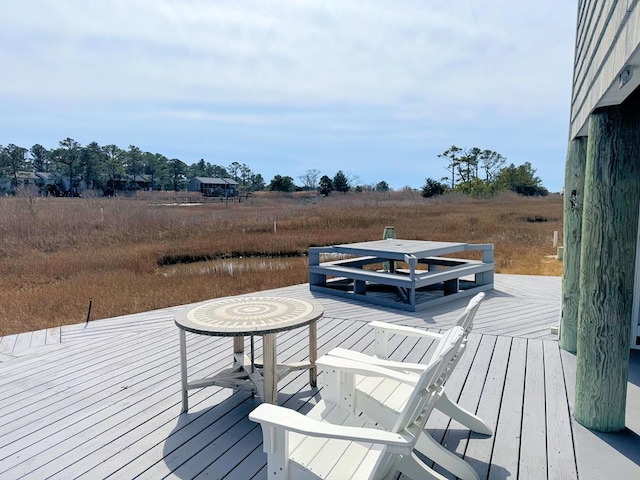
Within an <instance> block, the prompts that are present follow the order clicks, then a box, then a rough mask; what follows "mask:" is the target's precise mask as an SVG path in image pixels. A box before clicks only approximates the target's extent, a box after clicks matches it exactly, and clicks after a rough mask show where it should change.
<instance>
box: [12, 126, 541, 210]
mask: <svg viewBox="0 0 640 480" xmlns="http://www.w3.org/2000/svg"><path fill="white" fill-rule="evenodd" d="M438 157H439V158H443V159H446V160H447V161H448V163H447V165H446V166H445V168H446V170H447V172H448V174H447V176H446V177H443V178H441V179H440V180H434V179H432V178H427V179H426V181H425V184H424V185H423V187H422V196H424V197H431V196H435V195H441V194H443V193H446V192H448V191H455V192H461V193H464V194H467V195H475V196H478V195H488V194H492V193H495V192H496V191H499V190H512V191H515V192H517V193H519V194H522V195H547V194H548V191H547V189H546V188H544V187H543V186H542V181H541V180H540V178H539V177H537V176H536V175H535V169H534V168H533V167H532V166H531V164H530V163H529V162H526V163H524V164H523V165H520V166H515V165H514V164H513V163H512V164H510V165H508V166H505V164H506V158H505V157H504V156H502V155H501V154H499V153H498V152H495V151H493V150H482V149H480V148H477V147H474V148H469V149H466V148H460V147H457V146H455V145H452V146H451V147H449V148H448V149H447V150H445V151H444V152H443V153H441V154H440V155H438ZM21 172H50V173H55V174H57V175H58V176H59V177H60V178H65V179H66V181H67V182H68V183H67V185H68V191H66V192H64V191H63V192H61V191H57V192H56V191H48V192H41V193H53V194H61V193H62V194H72V192H73V189H74V186H76V185H78V184H79V182H83V183H84V188H87V189H92V190H102V191H103V192H104V193H105V194H113V193H115V192H117V191H123V190H125V191H135V190H138V189H140V188H143V187H141V185H145V187H144V188H147V189H154V190H174V191H180V190H184V189H185V188H186V185H187V182H188V181H189V179H190V178H193V177H216V178H232V179H233V180H235V181H236V182H238V191H239V193H249V192H254V191H259V190H264V189H267V190H272V191H280V192H294V191H301V190H304V191H316V192H318V193H320V194H322V195H330V194H331V193H332V192H343V193H344V192H348V191H363V190H368V191H381V192H386V191H388V190H390V188H389V185H388V183H387V182H386V181H384V180H382V181H380V182H378V183H377V184H375V185H362V184H360V183H359V179H358V177H356V176H354V175H351V174H349V173H345V172H343V171H342V170H339V171H338V172H337V173H336V174H335V175H334V176H333V177H330V176H328V175H322V174H321V172H320V170H317V169H309V170H307V171H306V172H305V173H304V174H303V175H301V176H299V177H298V180H299V181H300V185H296V183H295V181H294V179H293V178H292V177H290V176H286V175H275V176H274V177H273V179H272V180H271V181H270V182H269V183H268V184H267V183H266V182H265V180H264V178H263V177H262V175H261V174H259V173H255V172H253V171H252V170H251V168H249V166H248V165H246V164H244V163H242V164H241V163H239V162H231V163H230V164H229V165H228V166H226V167H225V166H221V165H216V164H211V163H209V162H207V161H205V160H204V159H200V161H198V162H196V163H194V164H192V165H187V164H186V163H185V162H183V161H182V160H180V159H178V158H168V157H166V156H164V155H162V154H160V153H151V152H143V151H142V150H141V149H140V148H138V147H137V146H135V145H130V146H129V147H128V148H127V149H123V148H120V147H118V146H117V145H113V144H110V145H99V144H98V143H97V142H91V143H89V144H88V145H86V146H82V145H81V144H80V143H79V142H77V141H75V140H74V139H72V138H65V139H64V140H61V141H60V142H59V143H58V146H57V147H56V148H52V149H47V148H45V147H43V146H42V145H40V144H35V145H33V146H32V147H31V148H29V149H26V148H23V147H19V146H17V145H14V144H9V145H6V146H2V145H0V177H2V178H7V179H11V184H12V186H13V187H14V189H15V187H18V186H19V179H18V177H19V174H20V173H21ZM142 180H144V182H143V181H142Z"/></svg>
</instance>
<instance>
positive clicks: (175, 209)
mask: <svg viewBox="0 0 640 480" xmlns="http://www.w3.org/2000/svg"><path fill="white" fill-rule="evenodd" d="M385 226H394V227H395V229H396V232H397V236H398V238H407V239H420V240H436V241H456V242H472V243H493V244H494V245H495V262H496V272H497V273H517V274H528V275H561V274H562V264H561V263H560V262H558V261H557V260H556V259H555V258H554V255H555V253H556V249H555V248H554V247H553V243H552V241H553V232H554V231H557V232H559V234H560V235H561V232H562V197H561V196H559V195H550V196H548V197H540V198H525V197H519V196H516V195H512V194H501V195H498V196H496V197H493V198H488V199H473V198H468V197H464V196H456V195H451V196H443V197H439V198H435V199H425V198H422V197H421V196H420V194H419V193H418V192H410V191H399V192H386V193H382V192H362V193H348V194H333V195H331V196H329V197H317V196H316V195H314V194H291V195H282V194H276V193H273V192H261V193H258V194H256V195H254V196H252V197H249V198H248V199H243V201H242V202H237V201H236V202H231V203H226V202H221V201H219V200H209V201H207V202H202V199H201V198H200V197H199V196H197V195H195V196H194V195H187V194H186V193H181V194H178V195H174V194H172V193H138V194H137V195H136V196H134V197H128V198H125V197H117V198H98V197H96V198H39V197H33V196H28V195H25V196H17V197H4V198H1V199H0V238H1V242H0V319H1V320H0V335H8V334H13V333H20V332H24V331H31V330H39V329H42V328H48V327H53V326H58V325H65V324H73V323H80V322H84V321H85V320H86V318H87V313H88V307H89V302H90V301H91V304H92V309H91V319H99V318H109V317H114V316H118V315H124V314H129V313H136V312H142V311H148V310H154V309H158V308H165V307H169V306H176V305H182V304H186V303H191V302H196V301H201V300H206V299H210V298H215V297H222V296H228V295H237V294H242V293H249V292H258V291H261V290H266V289H271V288H277V287H282V286H287V285H293V284H300V283H306V282H307V281H308V277H307V258H306V252H307V249H308V248H309V247H310V246H322V245H331V244H335V243H349V242H358V241H365V240H377V239H380V238H382V233H383V230H384V227H385ZM561 242H562V239H561V238H560V244H562V243H561Z"/></svg>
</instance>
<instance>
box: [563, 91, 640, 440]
mask: <svg viewBox="0 0 640 480" xmlns="http://www.w3.org/2000/svg"><path fill="white" fill-rule="evenodd" d="M588 137H589V139H588V146H587V163H586V171H585V199H584V214H583V217H582V249H581V257H580V302H579V310H578V316H579V318H578V343H577V372H576V400H575V406H574V417H575V419H576V420H577V421H578V422H579V423H580V424H582V425H583V426H585V427H587V428H590V429H592V430H596V431H600V432H616V431H620V430H622V429H624V427H625V411H626V395H627V374H628V369H629V348H630V333H631V317H632V304H633V282H634V269H635V254H636V241H637V232H638V206H639V202H640V89H638V90H637V91H636V92H634V93H633V94H632V95H631V96H630V97H629V98H627V100H626V101H625V102H624V103H623V104H622V105H620V106H615V107H606V108H602V109H599V110H596V111H595V112H594V113H593V114H591V117H590V119H589V132H588Z"/></svg>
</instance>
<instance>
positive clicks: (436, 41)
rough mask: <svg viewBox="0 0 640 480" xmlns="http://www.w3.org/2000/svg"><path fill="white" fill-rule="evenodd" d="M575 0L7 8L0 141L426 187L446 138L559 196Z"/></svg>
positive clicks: (34, 4)
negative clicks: (532, 175)
mask: <svg viewBox="0 0 640 480" xmlns="http://www.w3.org/2000/svg"><path fill="white" fill-rule="evenodd" d="M576 3H577V2H576V0H562V1H558V0H538V1H536V2H534V3H532V2H529V1H524V0H486V1H484V2H478V1H477V0H456V1H451V0H376V1H374V0H370V1H356V0H352V1H347V0H340V1H338V0H336V1H320V0H279V1H267V0H253V1H252V0H249V1H242V0H233V1H231V0H229V1H226V0H110V1H107V0H91V1H88V0H57V1H54V0H51V1H46V0H22V1H11V0H0V18H1V19H2V27H1V28H0V144H2V145H6V144H8V143H14V144H16V145H19V146H22V147H25V148H30V147H31V146H32V145H33V144H35V143H40V144H42V145H43V146H45V147H47V148H54V147H56V146H57V145H58V142H59V141H60V140H62V139H64V138H66V137H71V138H73V139H75V140H76V141H78V142H80V143H81V144H82V145H86V144H88V143H90V142H92V141H96V142H98V143H99V144H100V145H106V144H112V143H113V144H116V145H118V146H120V147H122V148H128V146H129V145H136V146H138V147H140V148H141V149H142V150H143V151H149V152H152V153H161V154H163V155H166V156H167V157H169V158H179V159H181V160H183V161H184V162H186V163H188V164H191V163H194V162H197V161H198V160H200V159H201V158H204V159H205V160H206V161H208V162H210V163H212V164H218V165H222V166H227V165H229V164H230V163H231V162H234V161H237V162H239V163H245V164H247V165H248V166H249V167H250V168H251V170H252V171H253V172H254V173H261V174H262V175H263V177H264V178H265V180H266V181H267V182H268V181H269V180H271V178H273V176H274V175H276V174H280V175H289V176H291V177H293V178H294V180H295V181H296V182H297V183H300V182H299V180H298V177H299V176H300V175H303V174H304V173H305V171H307V170H309V169H318V170H320V171H321V172H322V174H327V175H329V176H331V177H332V176H333V175H335V173H336V172H337V171H338V170H340V169H341V170H343V171H344V172H346V173H348V174H350V175H352V176H356V177H358V178H359V180H360V182H361V183H363V184H375V183H377V182H379V181H381V180H385V181H386V182H388V183H389V185H390V186H391V187H393V188H396V189H398V188H402V187H404V186H411V187H414V188H420V187H421V186H422V185H423V184H424V180H425V178H426V177H432V178H436V179H440V178H441V177H443V176H445V175H446V174H447V172H446V170H445V168H444V167H445V165H446V162H444V161H443V160H442V159H440V158H438V156H437V155H438V154H439V153H442V152H443V151H444V150H446V149H447V148H448V147H449V146H450V145H452V144H455V145H458V146H460V147H476V146H477V147H479V148H482V149H491V150H495V151H497V152H499V153H501V154H502V155H504V156H505V157H507V160H508V162H509V163H515V164H516V165H520V164H522V163H524V162H530V163H531V164H532V165H533V167H534V168H535V169H536V170H537V174H538V175H539V176H540V177H541V179H542V181H543V184H544V185H545V186H546V187H547V188H549V189H550V190H551V191H559V190H560V188H561V187H562V184H563V176H564V161H565V155H566V147H567V138H568V131H569V107H570V94H571V74H572V64H573V43H574V38H575V22H576V10H577V7H576Z"/></svg>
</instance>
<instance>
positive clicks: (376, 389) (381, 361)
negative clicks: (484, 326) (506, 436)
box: [323, 293, 492, 480]
mask: <svg viewBox="0 0 640 480" xmlns="http://www.w3.org/2000/svg"><path fill="white" fill-rule="evenodd" d="M483 298H484V294H483V293H480V294H478V295H476V296H475V297H474V298H473V299H471V301H470V302H469V305H468V306H467V308H466V309H465V311H464V312H463V313H462V314H461V315H460V316H459V317H458V318H457V319H456V326H458V327H461V328H463V329H464V331H465V336H464V340H463V345H466V338H467V335H468V333H469V332H470V331H471V328H472V324H473V317H474V316H475V314H476V312H477V310H478V308H479V306H480V302H481V301H482V299H483ZM370 325H372V326H373V327H374V328H375V329H376V356H370V355H365V354H362V353H360V352H355V351H351V350H345V349H341V348H337V349H333V350H331V351H330V352H329V354H328V357H329V358H331V357H335V358H338V359H340V360H338V361H337V362H334V363H333V364H331V366H332V367H333V369H332V370H330V371H328V370H327V369H325V372H324V375H323V383H324V392H326V393H325V396H326V395H328V394H329V393H331V394H332V395H333V396H332V398H333V399H334V401H336V403H339V404H340V405H341V406H343V407H344V408H348V409H351V410H352V411H354V412H358V413H360V412H362V413H364V414H365V415H366V416H367V417H368V418H369V419H371V420H373V421H376V422H378V423H380V424H382V425H383V426H384V427H385V428H390V427H391V426H392V425H393V424H394V422H395V420H396V418H397V417H398V414H399V412H400V411H401V410H402V408H403V406H404V403H405V402H406V401H407V399H408V398H409V396H410V394H411V384H409V383H406V382H398V381H397V380H395V379H393V378H391V377H389V378H380V377H377V378H376V377H371V376H365V375H357V374H356V375H352V374H351V373H350V370H352V369H350V370H349V371H346V370H345V369H343V368H341V366H340V365H341V360H349V361H352V362H362V363H364V364H368V365H376V366H379V367H384V368H389V369H392V370H396V371H399V372H402V373H405V374H408V375H409V376H412V377H413V378H414V379H416V380H417V378H419V375H420V374H421V372H423V371H424V369H425V368H426V365H424V364H416V363H405V362H394V361H390V360H387V345H388V338H389V335H390V334H392V333H393V334H396V335H404V336H412V337H422V338H430V339H434V340H437V341H438V342H441V341H442V339H443V338H444V335H446V334H444V335H443V334H437V333H433V332H428V331H425V330H419V329H414V328H409V327H403V326H398V325H392V324H386V323H382V322H371V323H370ZM459 358H460V355H458V356H456V357H455V358H454V360H453V365H452V367H453V366H455V364H457V361H458V360H459ZM329 363H331V362H329V361H327V360H324V364H325V365H324V366H328V364H329ZM452 370H453V368H451V369H450V370H449V372H451V371H452ZM446 379H447V378H446V377H444V376H443V377H441V378H440V392H439V395H438V398H437V403H436V405H435V408H436V409H438V410H440V411H442V412H443V413H445V414H446V415H448V416H450V417H451V418H454V419H455V420H457V421H459V422H460V423H461V424H463V425H465V426H467V427H468V428H470V429H471V430H473V431H475V432H478V433H482V434H485V435H491V434H492V431H491V428H490V427H489V426H488V425H487V424H486V423H485V422H484V421H483V420H482V419H480V418H479V417H478V416H477V415H474V414H473V413H471V412H469V411H468V410H466V409H464V408H462V407H461V406H459V405H458V404H457V403H455V402H453V401H451V400H450V399H449V398H448V397H447V395H446V393H445V389H444V385H443V384H444V382H445V381H446ZM333 392H335V393H333ZM416 450H418V451H419V452H421V453H422V454H424V455H425V456H427V457H428V458H430V459H431V460H433V461H434V462H435V463H437V464H439V465H441V466H442V467H444V468H446V469H447V470H449V471H450V472H451V473H454V474H455V475H456V476H458V477H459V478H462V479H464V480H475V479H477V478H478V477H477V474H476V472H475V471H474V470H473V469H472V468H471V467H470V466H469V464H467V463H466V462H465V461H463V460H462V459H460V458H459V457H457V456H456V455H455V454H453V453H452V452H450V451H448V450H447V449H445V448H444V447H442V446H441V445H440V444H439V443H438V442H436V441H435V440H434V439H433V438H432V437H431V435H429V433H428V432H426V431H425V432H424V434H423V435H421V437H420V439H419V440H418V442H417V444H416Z"/></svg>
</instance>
